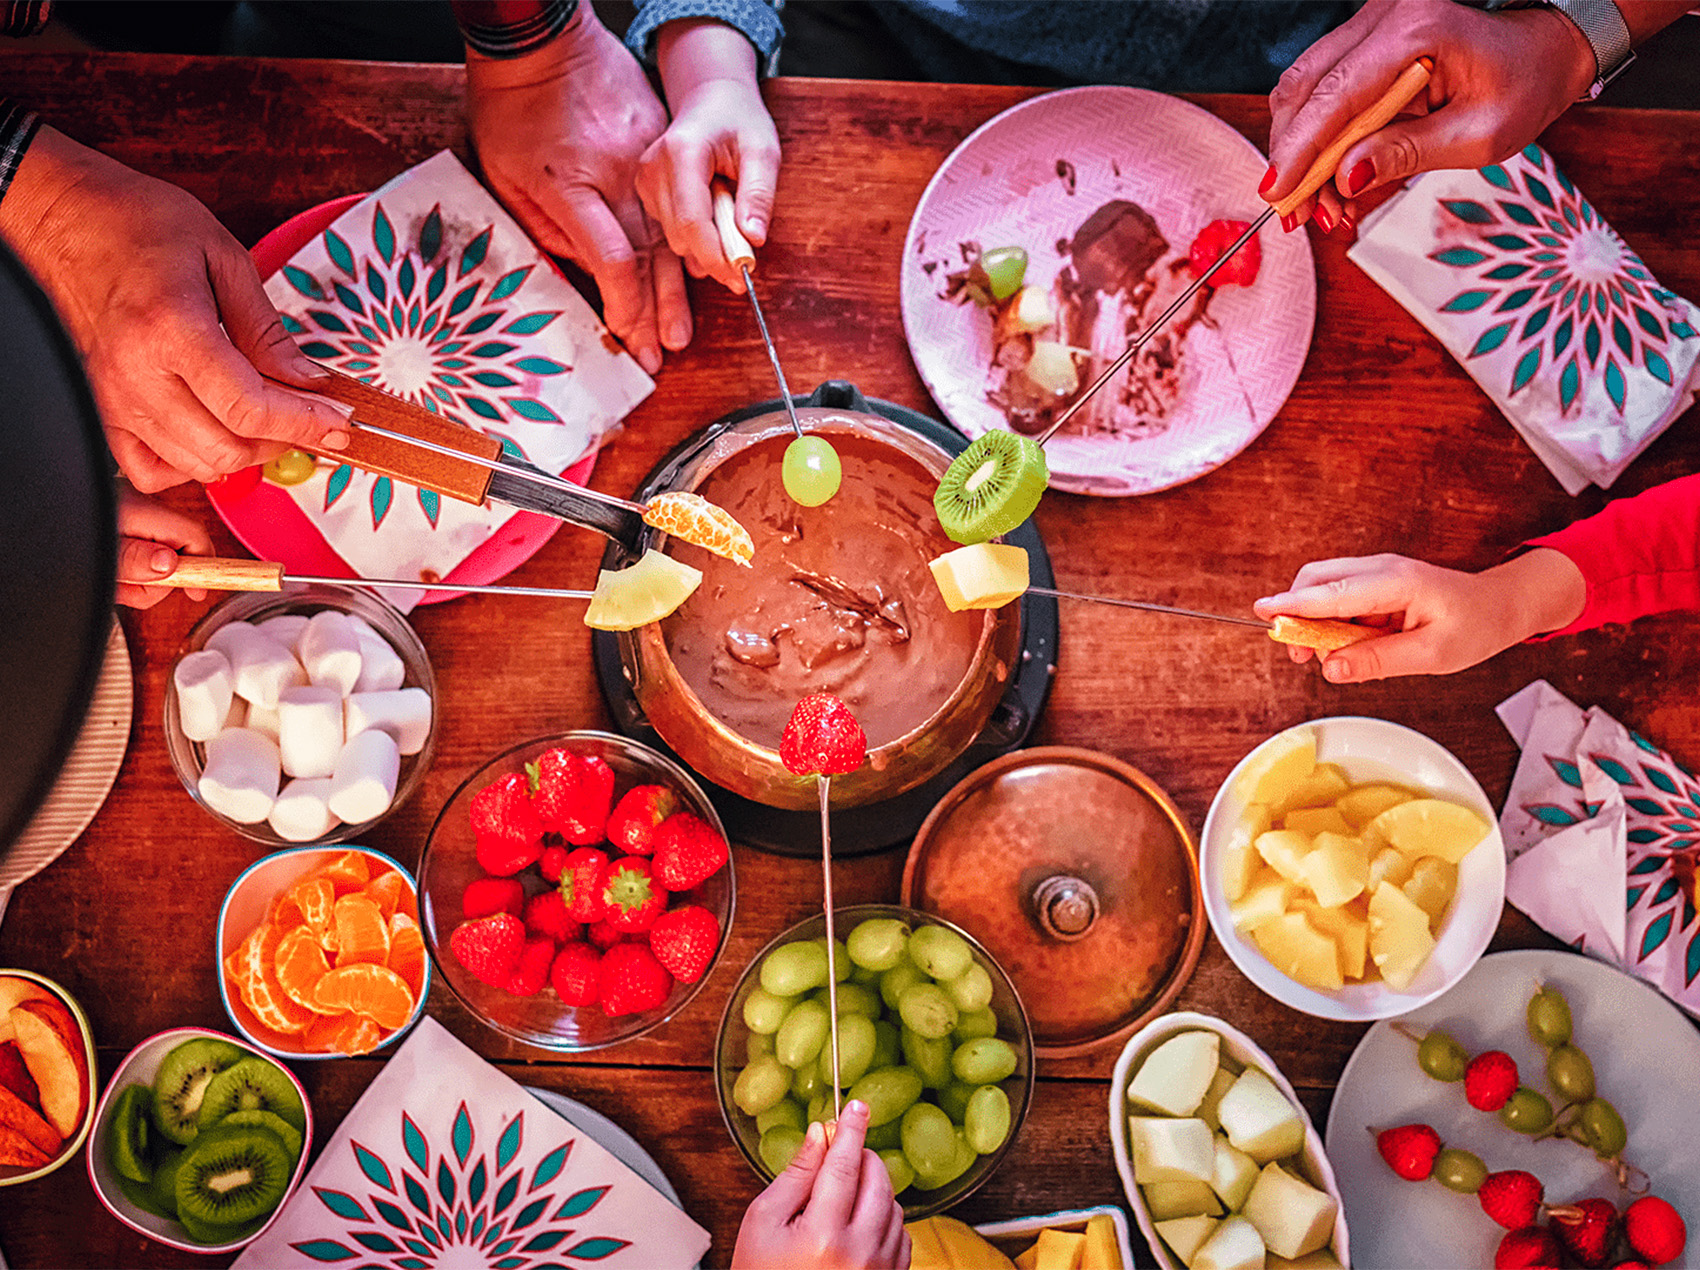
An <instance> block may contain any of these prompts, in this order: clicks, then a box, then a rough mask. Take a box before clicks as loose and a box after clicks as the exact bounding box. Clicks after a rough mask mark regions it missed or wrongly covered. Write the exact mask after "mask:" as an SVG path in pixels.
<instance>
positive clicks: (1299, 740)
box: [1234, 728, 1316, 806]
mask: <svg viewBox="0 0 1700 1270" xmlns="http://www.w3.org/2000/svg"><path fill="white" fill-rule="evenodd" d="M1315 768H1316V733H1315V732H1313V731H1312V730H1311V729H1309V728H1300V729H1298V730H1297V731H1293V732H1286V733H1283V734H1282V735H1281V736H1279V737H1277V738H1275V739H1274V740H1272V741H1269V742H1267V743H1266V744H1265V746H1264V749H1263V751H1262V752H1261V753H1260V754H1258V756H1257V757H1256V758H1254V759H1252V760H1251V761H1250V762H1249V763H1247V764H1246V765H1245V769H1244V770H1243V771H1241V772H1240V774H1239V777H1238V778H1237V779H1236V780H1235V781H1234V793H1236V794H1238V795H1239V796H1240V798H1242V799H1244V800H1245V801H1246V802H1248V803H1263V804H1265V805H1269V806H1272V805H1274V804H1275V803H1278V802H1282V801H1284V800H1285V799H1286V797H1287V793H1288V791H1290V790H1291V789H1292V788H1293V787H1294V786H1295V785H1297V784H1298V783H1299V782H1300V781H1302V780H1304V779H1305V778H1306V777H1307V776H1309V775H1310V774H1311V772H1312V771H1314V770H1315Z"/></svg>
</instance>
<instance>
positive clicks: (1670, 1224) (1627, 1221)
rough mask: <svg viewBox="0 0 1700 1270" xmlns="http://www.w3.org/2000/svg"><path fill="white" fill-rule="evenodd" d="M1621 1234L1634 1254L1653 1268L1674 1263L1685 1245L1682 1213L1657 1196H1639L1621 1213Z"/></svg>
mask: <svg viewBox="0 0 1700 1270" xmlns="http://www.w3.org/2000/svg"><path fill="white" fill-rule="evenodd" d="M1623 1233H1624V1234H1625V1235H1626V1236H1627V1237H1628V1239H1629V1246H1630V1247H1631V1248H1633V1249H1634V1250H1635V1253H1636V1255H1637V1256H1639V1257H1640V1258H1641V1259H1642V1260H1643V1261H1648V1262H1651V1263H1652V1264H1653V1265H1655V1266H1662V1265H1664V1264H1665V1262H1667V1261H1675V1260H1676V1259H1677V1258H1678V1257H1680V1256H1681V1255H1682V1250H1683V1248H1684V1247H1686V1246H1687V1244H1688V1227H1687V1226H1686V1225H1685V1224H1684V1223H1683V1220H1682V1214H1681V1213H1679V1212H1677V1211H1676V1209H1674V1208H1672V1207H1671V1206H1670V1205H1669V1204H1667V1203H1666V1202H1665V1201H1664V1200H1662V1199H1660V1198H1659V1197H1658V1196H1657V1195H1643V1196H1642V1197H1641V1198H1640V1199H1638V1200H1636V1201H1635V1202H1634V1203H1633V1204H1631V1205H1630V1206H1629V1207H1628V1208H1626V1209H1624V1210H1623Z"/></svg>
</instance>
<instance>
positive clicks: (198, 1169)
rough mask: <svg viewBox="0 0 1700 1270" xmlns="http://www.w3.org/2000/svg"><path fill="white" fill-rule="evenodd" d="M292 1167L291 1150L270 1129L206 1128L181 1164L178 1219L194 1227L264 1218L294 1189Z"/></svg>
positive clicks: (221, 1241) (178, 1168)
mask: <svg viewBox="0 0 1700 1270" xmlns="http://www.w3.org/2000/svg"><path fill="white" fill-rule="evenodd" d="M290 1169H291V1164H290V1159H289V1151H288V1148H286V1147H285V1146H284V1145H283V1142H282V1140H281V1139H279V1138H278V1136H277V1134H275V1133H273V1132H272V1131H271V1130H270V1129H262V1128H259V1127H257V1126H251V1127H248V1128H243V1127H241V1126H240V1125H238V1126H235V1127H232V1128H225V1127H224V1126H223V1125H215V1126H214V1127H213V1128H210V1129H203V1130H201V1132H200V1134H199V1135H198V1136H197V1137H196V1139H195V1143H194V1145H193V1146H191V1147H190V1148H189V1149H188V1151H186V1152H185V1153H184V1156H183V1159H182V1160H181V1161H180V1162H179V1164H178V1166H177V1220H178V1221H181V1222H183V1224H184V1229H188V1228H189V1223H190V1222H191V1221H193V1222H197V1223H203V1224H205V1225H208V1226H234V1225H237V1224H239V1223H241V1222H247V1221H252V1220H253V1219H254V1218H256V1217H263V1216H265V1215H266V1214H267V1213H270V1212H271V1211H272V1210H273V1209H274V1208H276V1207H277V1206H278V1202H279V1201H280V1200H282V1199H283V1195H284V1192H285V1191H287V1190H288V1189H289V1174H290ZM197 1237H198V1236H197ZM211 1242H214V1243H223V1242H226V1240H224V1239H214V1240H212V1241H211Z"/></svg>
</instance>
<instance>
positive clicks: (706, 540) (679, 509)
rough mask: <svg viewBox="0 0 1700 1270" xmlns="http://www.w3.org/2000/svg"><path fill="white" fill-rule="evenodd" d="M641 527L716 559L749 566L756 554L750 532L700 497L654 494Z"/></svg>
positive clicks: (671, 492)
mask: <svg viewBox="0 0 1700 1270" xmlns="http://www.w3.org/2000/svg"><path fill="white" fill-rule="evenodd" d="M643 520H644V524H646V525H653V526H654V527H655V528H657V529H659V530H661V531H662V532H663V533H668V534H672V535H673V537H675V538H678V539H679V540H680V541H682V542H688V543H690V544H692V545H693V546H697V547H701V548H702V549H703V550H704V551H712V552H713V553H714V554H715V555H717V556H724V557H726V559H728V560H733V561H736V562H737V563H738V564H741V565H746V566H747V565H748V564H749V563H750V560H751V558H752V557H753V556H754V555H755V554H756V545H755V543H754V542H753V541H751V539H750V535H749V531H748V530H746V529H745V528H744V527H743V526H742V525H740V524H739V523H738V522H737V521H735V520H733V519H732V515H731V513H730V512H728V511H727V510H726V509H725V508H724V507H717V506H716V505H715V504H713V503H711V502H709V501H708V500H707V499H706V498H704V497H703V496H702V495H701V494H687V493H685V492H683V491H681V490H669V491H667V492H666V493H662V494H657V495H656V496H655V497H654V498H652V499H650V500H649V505H648V506H647V507H645V508H644V513H643Z"/></svg>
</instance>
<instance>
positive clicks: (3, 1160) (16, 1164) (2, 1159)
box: [0, 1124, 53, 1169]
mask: <svg viewBox="0 0 1700 1270" xmlns="http://www.w3.org/2000/svg"><path fill="white" fill-rule="evenodd" d="M52 1158H53V1157H52V1156H51V1155H49V1154H47V1152H45V1151H43V1150H42V1149H41V1148H40V1147H38V1146H36V1144H35V1143H33V1142H31V1141H30V1140H29V1139H28V1138H26V1137H24V1135H23V1134H21V1133H19V1132H18V1131H17V1130H16V1129H13V1128H11V1127H10V1126H8V1125H3V1124H0V1166H6V1167H11V1168H26V1169H38V1168H40V1167H41V1166H42V1165H43V1164H46V1163H47V1162H48V1161H49V1160H51V1159H52Z"/></svg>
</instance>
